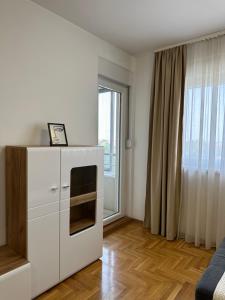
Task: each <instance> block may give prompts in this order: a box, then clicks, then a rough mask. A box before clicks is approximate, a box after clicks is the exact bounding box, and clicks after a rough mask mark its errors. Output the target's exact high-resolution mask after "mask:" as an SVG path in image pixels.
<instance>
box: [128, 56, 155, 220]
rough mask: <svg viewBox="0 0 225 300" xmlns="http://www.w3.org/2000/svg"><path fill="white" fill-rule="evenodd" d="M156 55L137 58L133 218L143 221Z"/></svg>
mask: <svg viewBox="0 0 225 300" xmlns="http://www.w3.org/2000/svg"><path fill="white" fill-rule="evenodd" d="M153 59H154V54H153V53H151V52H148V53H143V54H140V55H138V56H137V57H136V75H135V77H136V80H135V91H136V92H135V103H136V104H135V125H134V154H133V160H134V162H133V163H134V165H133V206H132V209H131V210H132V212H131V214H130V215H131V216H132V217H133V218H136V219H139V220H143V219H144V209H145V191H146V172H147V152H148V130H149V110H150V91H151V81H152V69H153Z"/></svg>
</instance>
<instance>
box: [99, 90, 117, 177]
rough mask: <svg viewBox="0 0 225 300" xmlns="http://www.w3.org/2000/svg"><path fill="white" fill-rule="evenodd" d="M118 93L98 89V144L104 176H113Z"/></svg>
mask: <svg viewBox="0 0 225 300" xmlns="http://www.w3.org/2000/svg"><path fill="white" fill-rule="evenodd" d="M117 110H118V92H114V91H111V90H109V89H106V88H103V87H99V102H98V116H99V117H98V144H99V145H101V146H103V147H104V149H105V152H104V171H105V174H107V173H108V174H110V175H111V176H115V167H116V151H117V147H118V141H117V126H118V124H117V119H118V118H117Z"/></svg>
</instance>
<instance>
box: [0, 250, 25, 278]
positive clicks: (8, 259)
mask: <svg viewBox="0 0 225 300" xmlns="http://www.w3.org/2000/svg"><path fill="white" fill-rule="evenodd" d="M26 263H27V260H26V259H25V258H24V257H22V256H21V255H19V254H17V253H16V252H15V251H13V250H12V249H11V248H10V247H9V246H7V245H5V246H1V247H0V275H2V274H5V273H7V272H9V271H12V270H14V269H16V268H19V267H21V266H23V265H25V264H26Z"/></svg>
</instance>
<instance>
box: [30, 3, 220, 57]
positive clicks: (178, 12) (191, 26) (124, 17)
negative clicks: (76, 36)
mask: <svg viewBox="0 0 225 300" xmlns="http://www.w3.org/2000/svg"><path fill="white" fill-rule="evenodd" d="M32 1H34V2H36V3H38V4H40V5H41V6H43V7H45V8H47V9H49V10H51V11H53V12H54V13H56V14H58V15H60V16H62V17H64V18H65V19H67V20H69V21H71V22H73V23H74V24H76V25H78V26H80V27H82V28H83V29H85V30H87V31H89V32H91V33H93V34H95V35H97V36H98V37H100V38H102V39H104V40H107V41H109V42H110V43H112V44H114V45H116V46H118V47H120V48H122V49H124V50H125V51H127V52H129V53H132V54H134V53H138V52H142V51H145V50H147V49H156V48H159V47H162V46H166V45H170V44H174V43H178V42H182V41H185V40H188V39H191V38H196V37H199V36H201V35H205V34H209V33H213V32H216V31H220V30H224V29H225V1H224V0H32Z"/></svg>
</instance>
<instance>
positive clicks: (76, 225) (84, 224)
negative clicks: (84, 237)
mask: <svg viewBox="0 0 225 300" xmlns="http://www.w3.org/2000/svg"><path fill="white" fill-rule="evenodd" d="M94 224H95V221H94V220H93V219H89V218H85V219H80V220H78V221H75V222H73V223H71V224H70V235H72V234H75V233H78V232H79V231H82V230H84V229H86V228H89V227H91V226H93V225H94Z"/></svg>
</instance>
